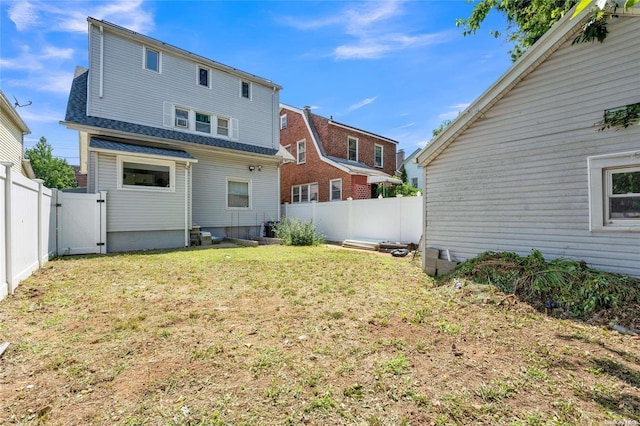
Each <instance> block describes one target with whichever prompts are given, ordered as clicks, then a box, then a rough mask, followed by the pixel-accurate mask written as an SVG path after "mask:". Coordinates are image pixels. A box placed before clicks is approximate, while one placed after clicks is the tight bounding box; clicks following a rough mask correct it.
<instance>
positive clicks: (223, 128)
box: [218, 117, 229, 136]
mask: <svg viewBox="0 0 640 426" xmlns="http://www.w3.org/2000/svg"><path fill="white" fill-rule="evenodd" d="M218 134H219V135H222V136H229V119H228V118H223V117H218Z"/></svg>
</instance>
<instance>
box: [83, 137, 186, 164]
mask: <svg viewBox="0 0 640 426" xmlns="http://www.w3.org/2000/svg"><path fill="white" fill-rule="evenodd" d="M89 148H92V149H102V150H106V151H121V152H128V153H132V154H145V155H152V156H160V157H172V158H182V159H185V160H192V161H197V160H196V159H195V158H193V157H192V156H191V154H189V153H188V152H185V151H181V150H177V149H166V148H156V147H152V146H144V145H133V144H128V143H122V142H115V141H109V140H106V139H99V138H91V139H90V140H89ZM78 167H79V166H78Z"/></svg>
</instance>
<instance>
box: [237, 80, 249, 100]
mask: <svg viewBox="0 0 640 426" xmlns="http://www.w3.org/2000/svg"><path fill="white" fill-rule="evenodd" d="M240 96H241V97H243V98H245V99H251V83H250V82H248V81H244V80H242V81H241V82H240Z"/></svg>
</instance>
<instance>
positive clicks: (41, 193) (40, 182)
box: [33, 179, 44, 268]
mask: <svg viewBox="0 0 640 426" xmlns="http://www.w3.org/2000/svg"><path fill="white" fill-rule="evenodd" d="M33 181H34V182H36V183H37V184H38V267H39V268H42V265H43V262H42V232H43V226H42V198H43V197H44V180H42V179H33Z"/></svg>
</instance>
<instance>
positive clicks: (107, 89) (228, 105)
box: [89, 26, 279, 149]
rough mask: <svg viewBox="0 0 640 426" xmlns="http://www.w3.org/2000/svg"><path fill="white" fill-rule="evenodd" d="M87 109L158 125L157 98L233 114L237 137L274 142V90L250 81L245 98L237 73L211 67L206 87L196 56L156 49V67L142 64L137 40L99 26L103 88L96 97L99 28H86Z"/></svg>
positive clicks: (160, 124) (272, 145) (259, 143)
mask: <svg viewBox="0 0 640 426" xmlns="http://www.w3.org/2000/svg"><path fill="white" fill-rule="evenodd" d="M89 46H90V49H91V51H90V57H89V67H90V70H91V71H90V73H91V74H90V79H89V84H90V89H89V91H90V94H89V100H90V107H89V115H92V116H99V117H105V118H111V119H116V120H122V121H127V122H131V123H138V124H144V125H149V126H154V127H163V102H165V101H166V102H171V103H175V104H181V105H184V106H185V107H191V108H194V109H196V110H199V111H201V112H205V113H212V114H220V115H223V116H228V117H233V118H237V119H238V121H239V138H240V139H239V141H240V142H242V143H246V144H250V145H257V146H262V147H268V148H276V149H277V147H278V145H279V131H278V127H277V120H278V119H279V118H278V114H277V112H278V105H279V97H278V96H279V95H278V91H277V90H275V91H274V90H273V88H272V87H270V86H269V87H267V86H264V85H261V84H258V83H255V82H253V83H252V89H251V95H252V98H251V100H249V99H245V98H242V97H241V96H240V79H239V77H237V76H234V75H232V74H229V73H226V72H222V71H217V70H213V69H212V70H211V72H210V79H211V89H208V88H206V87H203V86H200V85H198V84H197V80H196V75H197V74H196V70H197V62H195V61H191V60H188V59H186V58H183V57H178V56H176V55H174V54H171V53H167V52H162V60H161V71H162V72H161V73H156V72H153V71H149V70H146V69H143V66H142V65H143V62H142V60H143V45H142V44H141V43H140V42H137V41H134V40H131V39H127V38H123V37H120V36H118V35H116V34H112V33H109V32H107V31H105V32H104V92H103V95H104V96H103V97H102V98H100V97H99V87H100V86H99V85H100V46H101V43H100V31H99V29H98V28H97V27H95V26H93V27H92V28H91V30H90V43H89Z"/></svg>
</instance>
